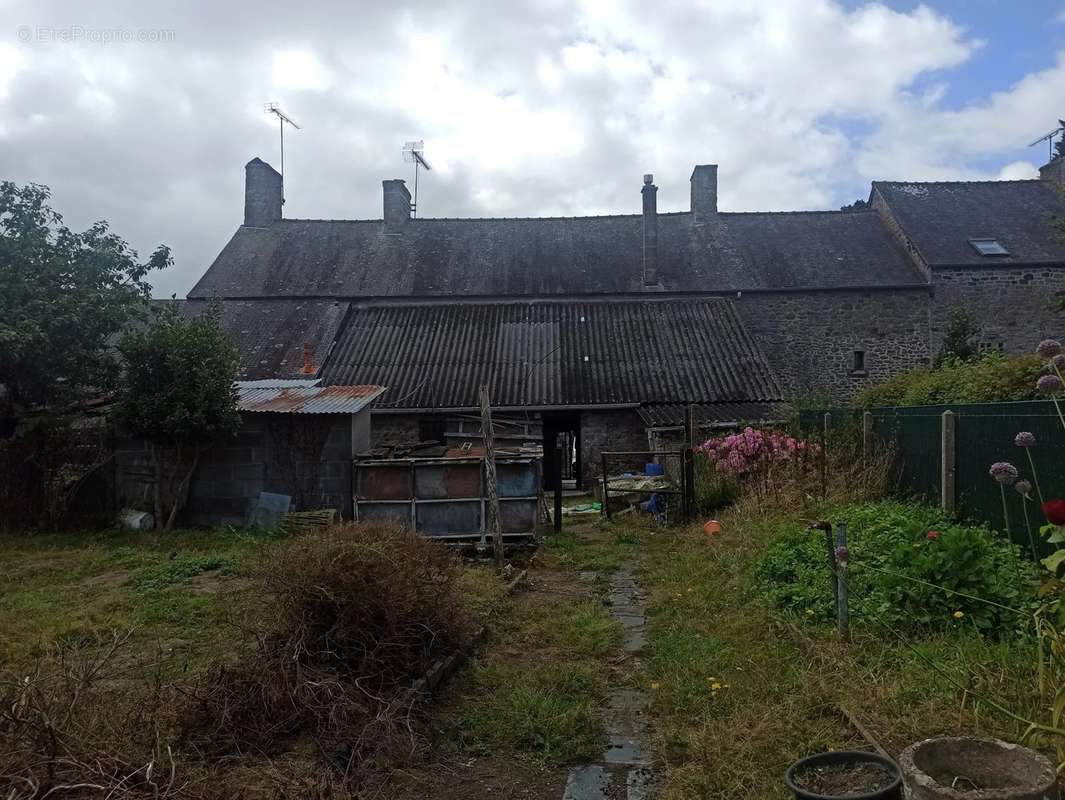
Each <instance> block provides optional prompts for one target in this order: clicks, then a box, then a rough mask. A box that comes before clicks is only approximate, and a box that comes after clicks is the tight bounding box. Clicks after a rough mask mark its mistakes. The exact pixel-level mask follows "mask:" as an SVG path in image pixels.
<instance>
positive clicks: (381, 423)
mask: <svg viewBox="0 0 1065 800" xmlns="http://www.w3.org/2000/svg"><path fill="white" fill-rule="evenodd" d="M422 416H423V415H422V414H372V415H371V425H370V447H382V446H384V445H398V444H416V443H417V442H418V441H419V431H418V420H419V419H421V418H422Z"/></svg>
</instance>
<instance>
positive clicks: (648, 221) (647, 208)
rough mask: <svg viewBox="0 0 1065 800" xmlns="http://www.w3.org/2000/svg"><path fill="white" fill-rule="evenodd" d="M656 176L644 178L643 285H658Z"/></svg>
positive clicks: (649, 175) (642, 190) (642, 191)
mask: <svg viewBox="0 0 1065 800" xmlns="http://www.w3.org/2000/svg"><path fill="white" fill-rule="evenodd" d="M654 179H655V176H654V175H651V174H647V175H644V176H643V189H641V190H640V191H641V193H642V194H643V285H644V286H656V285H657V284H658V187H657V186H655V185H654Z"/></svg>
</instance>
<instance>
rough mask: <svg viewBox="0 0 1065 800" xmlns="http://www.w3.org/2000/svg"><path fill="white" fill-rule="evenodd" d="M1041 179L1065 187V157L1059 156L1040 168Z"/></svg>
mask: <svg viewBox="0 0 1065 800" xmlns="http://www.w3.org/2000/svg"><path fill="white" fill-rule="evenodd" d="M1039 177H1040V178H1041V179H1042V180H1044V181H1052V182H1054V183H1057V184H1060V185H1061V186H1063V187H1065V156H1059V157H1058V158H1055V159H1054V160H1053V161H1050V162H1049V163H1047V164H1044V165H1043V166H1041V167H1040V168H1039Z"/></svg>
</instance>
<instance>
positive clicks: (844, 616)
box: [832, 522, 851, 642]
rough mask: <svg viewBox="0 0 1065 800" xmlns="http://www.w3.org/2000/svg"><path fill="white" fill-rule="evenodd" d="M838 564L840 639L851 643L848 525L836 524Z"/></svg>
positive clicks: (837, 592)
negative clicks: (848, 587) (848, 590)
mask: <svg viewBox="0 0 1065 800" xmlns="http://www.w3.org/2000/svg"><path fill="white" fill-rule="evenodd" d="M832 556H833V560H834V561H835V563H836V624H837V625H838V627H839V638H841V639H842V640H843V641H845V642H849V641H850V638H851V612H850V606H849V605H848V600H849V598H848V593H847V523H846V522H837V523H836V549H835V551H834V552H833V553H832Z"/></svg>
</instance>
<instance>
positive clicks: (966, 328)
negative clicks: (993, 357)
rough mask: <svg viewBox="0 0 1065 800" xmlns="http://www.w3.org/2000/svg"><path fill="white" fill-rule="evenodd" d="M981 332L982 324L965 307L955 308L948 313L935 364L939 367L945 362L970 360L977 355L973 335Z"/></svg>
mask: <svg viewBox="0 0 1065 800" xmlns="http://www.w3.org/2000/svg"><path fill="white" fill-rule="evenodd" d="M979 333H980V326H979V325H977V324H976V320H975V319H973V317H972V315H971V314H970V313H969V312H968V311H966V310H965V309H964V308H955V309H952V310H951V311H950V313H949V314H947V323H946V326H945V327H944V329H943V343H942V345H941V346H940V348H939V354H938V355H937V356H936V360H935V363H934V365H933V366H935V368H936V369H939V368H940V367H942V366H943V365H945V364H952V363H954V362H957V361H968V360H970V359H972V358H973V357H975V356H976V354H977V350H976V345H975V344H974V343H973V337H974V336H976V335H977V334H979Z"/></svg>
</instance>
